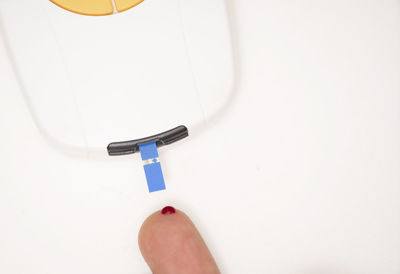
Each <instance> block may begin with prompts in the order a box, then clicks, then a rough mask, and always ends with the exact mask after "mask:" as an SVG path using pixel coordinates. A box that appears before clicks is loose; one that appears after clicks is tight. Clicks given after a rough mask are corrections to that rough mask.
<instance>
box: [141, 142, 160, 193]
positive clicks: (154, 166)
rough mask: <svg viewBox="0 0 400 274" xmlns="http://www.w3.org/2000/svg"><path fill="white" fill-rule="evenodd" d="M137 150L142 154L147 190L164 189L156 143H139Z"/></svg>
mask: <svg viewBox="0 0 400 274" xmlns="http://www.w3.org/2000/svg"><path fill="white" fill-rule="evenodd" d="M139 150H140V155H141V156H142V161H143V167H144V172H145V173H146V179H147V186H148V188H149V192H154V191H159V190H164V189H165V182H164V176H163V173H162V170H161V164H160V158H159V157H158V151H157V145H156V143H149V144H145V145H139Z"/></svg>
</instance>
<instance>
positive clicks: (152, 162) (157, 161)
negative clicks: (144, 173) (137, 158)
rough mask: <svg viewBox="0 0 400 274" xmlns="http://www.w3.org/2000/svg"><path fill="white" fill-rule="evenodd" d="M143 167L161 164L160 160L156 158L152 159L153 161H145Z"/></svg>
mask: <svg viewBox="0 0 400 274" xmlns="http://www.w3.org/2000/svg"><path fill="white" fill-rule="evenodd" d="M142 162H143V165H144V166H146V165H151V164H156V163H159V162H160V158H159V157H156V158H151V159H147V160H143V161H142Z"/></svg>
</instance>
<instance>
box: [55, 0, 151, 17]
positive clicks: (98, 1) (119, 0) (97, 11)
mask: <svg viewBox="0 0 400 274" xmlns="http://www.w3.org/2000/svg"><path fill="white" fill-rule="evenodd" d="M50 1H51V2H53V3H54V4H56V5H58V6H60V7H61V8H64V9H66V10H69V11H72V12H75V13H79V14H83V15H110V14H113V13H114V7H113V1H114V4H115V8H116V11H115V12H121V11H125V10H128V9H130V8H132V7H134V6H136V5H137V4H139V3H141V2H143V0H50Z"/></svg>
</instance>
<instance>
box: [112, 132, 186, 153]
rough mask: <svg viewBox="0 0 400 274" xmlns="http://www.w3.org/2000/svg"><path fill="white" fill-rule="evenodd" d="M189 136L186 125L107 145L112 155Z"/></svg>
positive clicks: (164, 143)
mask: <svg viewBox="0 0 400 274" xmlns="http://www.w3.org/2000/svg"><path fill="white" fill-rule="evenodd" d="M187 136H189V132H188V129H187V128H186V127H185V126H179V127H176V128H173V129H171V130H168V131H165V132H163V133H160V134H156V135H153V136H150V137H146V138H142V139H137V140H132V141H125V142H115V143H111V144H109V145H108V146H107V151H108V154H109V155H110V156H118V155H126V154H132V153H135V152H138V151H139V145H144V144H148V143H153V142H155V143H156V145H157V147H161V146H164V145H169V144H172V143H174V142H176V141H179V140H181V139H183V138H185V137H187Z"/></svg>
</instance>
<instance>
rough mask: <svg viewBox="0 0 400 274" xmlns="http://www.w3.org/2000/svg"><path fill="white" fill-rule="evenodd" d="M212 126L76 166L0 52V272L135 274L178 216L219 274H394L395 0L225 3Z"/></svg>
mask: <svg viewBox="0 0 400 274" xmlns="http://www.w3.org/2000/svg"><path fill="white" fill-rule="evenodd" d="M228 5H229V13H230V16H231V20H232V36H233V45H234V50H235V57H236V68H235V69H236V85H235V89H234V91H233V93H232V98H231V100H230V102H229V104H228V105H227V106H226V108H225V109H224V110H223V112H221V113H220V115H219V116H218V117H216V118H215V119H213V120H211V121H209V122H208V125H207V126H206V127H204V128H201V129H198V130H196V131H195V132H191V136H190V137H189V138H187V139H185V140H183V141H181V142H179V143H176V144H174V145H172V146H170V147H165V148H161V149H160V150H159V152H160V157H161V161H162V165H163V170H164V174H165V178H166V182H167V188H168V189H167V191H164V192H160V193H154V194H148V193H147V189H146V184H145V181H144V174H143V170H142V166H141V161H140V159H139V158H140V156H139V155H133V156H127V157H116V158H111V157H106V156H104V157H103V158H101V157H98V158H88V159H84V158H80V157H76V156H73V155H65V154H62V153H60V152H58V151H57V150H55V149H53V148H52V147H50V146H49V145H48V144H47V143H46V141H45V139H43V138H42V136H41V135H40V133H39V132H38V130H37V128H36V127H35V125H34V123H33V121H32V118H31V116H30V113H29V111H28V109H27V108H26V104H25V102H24V99H23V97H22V95H21V93H20V92H19V90H18V86H17V84H16V82H15V81H14V80H13V78H12V77H13V75H12V72H11V71H10V69H9V67H8V64H7V63H6V61H5V58H4V56H5V52H4V48H3V46H2V45H1V46H0V92H1V100H0V164H1V165H0V166H1V168H0V170H1V172H0V273H7V274H14V273H17V274H23V273H29V274H34V273H35V274H36V273H37V274H43V273H58V274H63V273H65V274H70V273H82V274H84V273H96V274H102V273H104V274H106V273H107V274H108V273H114V274H118V273H121V274H122V273H123V274H126V273H148V272H149V270H148V268H147V266H146V265H145V263H144V261H143V259H142V258H141V255H140V252H139V249H138V245H137V233H138V230H139V228H140V225H141V223H142V222H143V220H144V219H145V218H146V217H147V216H148V215H149V214H150V213H152V212H153V211H155V210H158V209H161V208H162V207H163V206H165V205H167V204H170V205H173V206H175V207H177V208H179V209H182V210H184V211H185V212H187V213H188V214H189V215H190V216H191V217H192V219H193V221H194V222H195V224H196V225H197V226H198V228H199V229H200V231H201V233H202V234H203V236H204V238H205V239H206V241H207V243H208V244H209V246H210V249H211V251H212V252H213V254H214V255H215V258H216V260H217V262H218V264H219V266H220V268H221V270H222V272H223V273H285V274H287V273H294V274H316V273H323V274H333V273H334V274H336V273H363V274H366V273H377V274H378V273H379V274H382V273H384V274H395V273H396V274H398V273H400V199H399V195H400V191H399V183H400V169H399V167H400V95H399V94H400V93H399V92H400V90H399V89H400V83H399V82H400V81H399V79H400V78H399V72H400V24H399V23H400V2H399V1H394V0H393V1H389V0H388V1H386V0H379V1H378V0H376V1H372V0H370V1H361V0H360V1H356V0H346V1H345V0H342V1H321V0H319V1H317V0H314V1H311V0H310V1H267V0H258V1H257V0H247V1H245V0H233V1H229V2H228Z"/></svg>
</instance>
